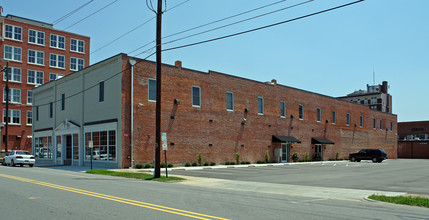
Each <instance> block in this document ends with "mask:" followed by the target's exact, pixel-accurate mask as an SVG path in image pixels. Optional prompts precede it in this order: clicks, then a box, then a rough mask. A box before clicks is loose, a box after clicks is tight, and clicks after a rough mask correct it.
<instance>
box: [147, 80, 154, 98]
mask: <svg viewBox="0 0 429 220" xmlns="http://www.w3.org/2000/svg"><path fill="white" fill-rule="evenodd" d="M148 93H149V94H148V99H149V101H154V102H156V80H154V79H149V86H148Z"/></svg>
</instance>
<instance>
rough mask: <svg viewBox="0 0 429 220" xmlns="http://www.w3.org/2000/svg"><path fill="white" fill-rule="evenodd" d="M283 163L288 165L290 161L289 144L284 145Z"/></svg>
mask: <svg viewBox="0 0 429 220" xmlns="http://www.w3.org/2000/svg"><path fill="white" fill-rule="evenodd" d="M281 155H282V161H281V162H282V163H286V162H288V160H289V144H282V154H281Z"/></svg>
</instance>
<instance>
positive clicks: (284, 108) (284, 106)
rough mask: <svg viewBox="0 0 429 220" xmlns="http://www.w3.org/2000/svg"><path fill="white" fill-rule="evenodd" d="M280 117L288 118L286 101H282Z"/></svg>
mask: <svg viewBox="0 0 429 220" xmlns="http://www.w3.org/2000/svg"><path fill="white" fill-rule="evenodd" d="M280 117H282V118H286V102H283V101H281V102H280Z"/></svg>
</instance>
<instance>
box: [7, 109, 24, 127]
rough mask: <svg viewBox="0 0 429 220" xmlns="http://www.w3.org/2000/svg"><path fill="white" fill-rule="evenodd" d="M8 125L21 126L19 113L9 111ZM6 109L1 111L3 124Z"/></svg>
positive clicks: (17, 111)
mask: <svg viewBox="0 0 429 220" xmlns="http://www.w3.org/2000/svg"><path fill="white" fill-rule="evenodd" d="M8 116H9V120H8V122H9V124H21V111H20V110H13V109H9V115H8ZM6 121H7V118H6V109H3V122H6Z"/></svg>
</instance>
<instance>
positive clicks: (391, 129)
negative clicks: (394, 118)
mask: <svg viewBox="0 0 429 220" xmlns="http://www.w3.org/2000/svg"><path fill="white" fill-rule="evenodd" d="M390 131H392V132H393V122H390Z"/></svg>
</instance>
